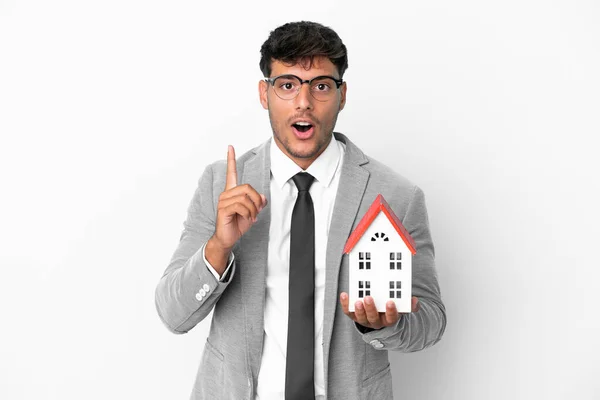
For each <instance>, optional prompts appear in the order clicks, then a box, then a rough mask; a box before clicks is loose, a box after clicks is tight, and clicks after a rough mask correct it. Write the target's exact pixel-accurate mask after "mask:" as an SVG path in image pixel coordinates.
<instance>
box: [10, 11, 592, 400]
mask: <svg viewBox="0 0 600 400" xmlns="http://www.w3.org/2000/svg"><path fill="white" fill-rule="evenodd" d="M237 3H238V4H236V2H223V3H222V4H220V5H217V4H216V2H210V3H208V5H205V3H204V2H201V1H183V0H171V1H168V2H167V1H164V0H145V1H141V0H118V1H117V0H104V1H76V0H71V1H69V0H55V1H34V0H0V134H1V140H0V178H1V179H0V188H1V189H0V190H1V197H0V250H1V252H0V267H1V270H0V272H1V275H0V307H1V313H0V324H1V330H0V335H1V336H0V337H1V339H0V398H2V399H11V400H12V399H37V398H43V399H61V400H62V399H141V398H143V399H185V398H187V397H188V396H189V393H190V391H191V388H192V384H193V380H194V377H195V374H196V368H197V366H198V362H199V360H200V356H201V350H202V347H203V344H204V339H205V337H206V335H207V332H208V326H209V321H208V320H206V321H204V322H203V323H202V324H200V325H199V326H197V327H196V328H195V329H194V330H193V331H192V332H190V333H189V334H187V335H182V336H176V335H172V334H171V333H169V332H168V331H167V330H166V328H164V327H163V326H162V324H161V322H160V321H159V318H158V316H157V315H156V311H155V308H154V287H155V285H156V283H157V282H158V279H159V278H160V276H161V274H162V272H163V270H164V268H165V267H166V266H167V263H168V261H169V259H170V257H171V254H172V252H173V251H174V249H175V247H176V245H177V242H178V239H179V234H180V232H181V230H182V222H183V220H184V218H185V213H186V209H187V205H188V203H189V201H190V199H191V197H192V194H193V191H194V189H195V187H196V183H197V179H198V178H199V176H200V174H201V172H202V170H203V169H204V167H205V165H206V164H208V163H209V162H212V161H214V160H215V159H218V158H224V157H225V155H226V146H227V144H230V143H231V144H233V145H235V146H236V149H237V151H238V154H241V153H242V152H244V151H246V150H248V149H250V148H251V147H254V146H255V145H257V144H259V143H261V142H263V141H264V140H266V139H267V138H268V137H269V135H270V126H269V123H268V115H267V112H266V111H264V110H263V109H262V108H261V106H260V104H259V102H258V90H257V86H258V83H257V82H258V80H259V79H260V78H261V73H260V71H259V68H258V62H259V49H260V46H261V44H262V43H263V41H264V40H265V39H266V38H267V36H268V34H269V32H270V31H271V30H272V29H274V28H275V27H277V26H279V25H281V24H283V23H284V22H288V21H295V20H301V19H309V20H315V21H319V22H321V23H324V24H325V25H328V26H331V27H332V28H334V29H335V30H336V31H337V32H338V33H339V34H340V36H341V37H342V39H343V40H344V42H345V44H346V45H347V47H348V50H349V59H350V67H349V69H348V71H347V74H346V75H345V77H344V78H345V79H346V80H347V81H348V103H347V107H346V109H345V110H344V111H343V112H342V113H341V114H340V118H339V120H338V125H337V127H336V130H338V131H340V132H344V133H345V134H347V135H348V136H349V137H350V138H351V139H352V140H353V141H354V142H355V143H356V144H358V145H359V146H360V147H361V148H362V149H363V150H364V151H365V152H366V153H367V154H368V155H370V156H372V157H374V158H376V159H379V160H380V161H382V162H384V163H386V164H388V165H390V166H391V167H393V168H394V169H395V170H397V171H398V172H400V173H401V174H403V175H405V176H407V177H409V178H410V179H411V180H412V181H414V182H416V183H417V184H418V185H419V186H421V187H422V188H423V190H424V191H425V193H426V196H427V204H428V209H429V213H430V221H431V229H432V233H433V237H434V241H435V244H436V256H437V267H438V271H439V278H440V284H441V288H442V295H443V299H444V301H445V304H446V307H447V314H448V327H447V331H446V334H445V336H444V338H443V340H442V341H441V342H440V343H439V344H438V345H437V346H435V347H433V348H431V349H428V350H426V351H424V352H420V353H414V354H399V353H393V354H390V358H391V362H392V369H393V376H394V390H395V398H396V399H422V400H429V399H442V398H443V399H455V400H480V399H493V400H496V399H498V400H500V399H533V398H540V399H541V398H543V399H572V398H577V399H584V400H587V399H598V398H599V396H600V384H599V383H598V372H599V368H598V362H599V360H600V345H599V339H598V338H599V337H600V327H599V325H600V324H599V322H598V319H597V314H598V310H597V308H598V305H599V304H600V296H599V295H598V289H597V288H598V280H599V279H600V273H599V272H598V271H599V267H600V263H599V262H598V258H597V249H598V240H599V239H600V228H599V226H600V225H599V223H600V218H599V211H598V205H597V204H598V203H599V202H600V196H599V183H598V177H597V174H598V171H599V170H600V165H599V164H600V163H599V162H598V151H599V146H598V141H597V140H596V139H597V136H598V135H599V134H600V123H599V122H598V114H599V110H600V94H599V93H600V78H599V74H598V71H600V28H599V24H598V21H600V5H599V3H598V2H597V1H594V0H587V1H584V0H580V1H574V0H571V1H566V0H564V1H548V0H547V1H541V0H539V1H535V0H518V1H517V0H505V1H501V2H500V1H498V2H482V1H475V0H471V1H469V0H458V1H452V2H450V1H444V0H435V1H404V2H389V3H388V4H383V3H380V2H377V1H372V2H368V4H365V3H364V2H356V3H353V4H355V5H353V4H348V3H349V2H348V1H344V2H342V1H339V2H333V1H329V2H323V1H305V2H301V3H289V4H288V3H285V2H280V1H272V2H265V1H264V2H256V1H247V2H242V1H239V2H237ZM232 81H234V82H232Z"/></svg>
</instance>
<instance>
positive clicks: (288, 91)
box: [273, 75, 300, 100]
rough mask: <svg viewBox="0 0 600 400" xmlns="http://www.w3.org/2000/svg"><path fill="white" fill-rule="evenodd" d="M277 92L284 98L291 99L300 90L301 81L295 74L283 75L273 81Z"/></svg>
mask: <svg viewBox="0 0 600 400" xmlns="http://www.w3.org/2000/svg"><path fill="white" fill-rule="evenodd" d="M273 89H275V94H277V96H279V97H281V98H282V99H284V100H291V99H293V98H294V97H296V95H297V94H298V90H300V81H299V80H298V78H296V77H295V76H288V75H283V76H280V77H279V78H277V79H275V81H273Z"/></svg>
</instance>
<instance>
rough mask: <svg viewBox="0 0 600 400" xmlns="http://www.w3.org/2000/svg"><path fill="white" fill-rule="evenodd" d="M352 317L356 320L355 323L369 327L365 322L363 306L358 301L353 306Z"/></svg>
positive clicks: (367, 322) (365, 315)
mask: <svg viewBox="0 0 600 400" xmlns="http://www.w3.org/2000/svg"><path fill="white" fill-rule="evenodd" d="M354 317H355V318H356V319H355V321H356V322H358V323H359V324H361V325H362V326H369V320H367V314H366V312H365V306H364V304H363V302H362V301H360V300H359V301H357V302H356V303H355V304H354Z"/></svg>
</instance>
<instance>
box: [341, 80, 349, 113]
mask: <svg viewBox="0 0 600 400" xmlns="http://www.w3.org/2000/svg"><path fill="white" fill-rule="evenodd" d="M346 89H347V87H346V82H344V83H342V86H340V95H341V97H340V111H342V110H343V109H344V106H345V105H346Z"/></svg>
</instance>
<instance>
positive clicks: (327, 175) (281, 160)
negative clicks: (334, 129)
mask: <svg viewBox="0 0 600 400" xmlns="http://www.w3.org/2000/svg"><path fill="white" fill-rule="evenodd" d="M275 140H276V139H275V138H273V139H272V140H271V148H270V152H271V173H272V174H273V178H274V179H275V182H276V183H277V186H278V187H279V188H283V185H285V184H286V183H287V181H289V180H290V179H291V178H292V177H293V176H294V175H296V174H297V173H298V172H302V171H303V170H302V168H300V167H299V166H298V164H296V163H295V162H294V161H292V159H291V158H289V157H288V156H287V155H286V154H285V153H283V152H282V151H281V149H280V148H279V146H277V144H276V143H275ZM339 146H340V145H339V144H338V141H337V140H335V137H334V136H333V135H332V136H331V140H330V141H329V144H328V145H327V147H326V148H325V151H323V152H322V153H321V154H320V155H319V157H317V159H316V160H315V161H313V162H312V164H310V166H309V167H308V169H307V170H306V171H305V172H308V173H309V174H311V175H312V176H314V177H315V180H317V181H318V182H320V183H321V185H323V186H325V187H328V186H329V185H330V184H331V181H332V180H333V176H334V175H335V171H336V170H337V168H338V165H339V164H340V160H341V154H342V152H341V150H340V147H339Z"/></svg>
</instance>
